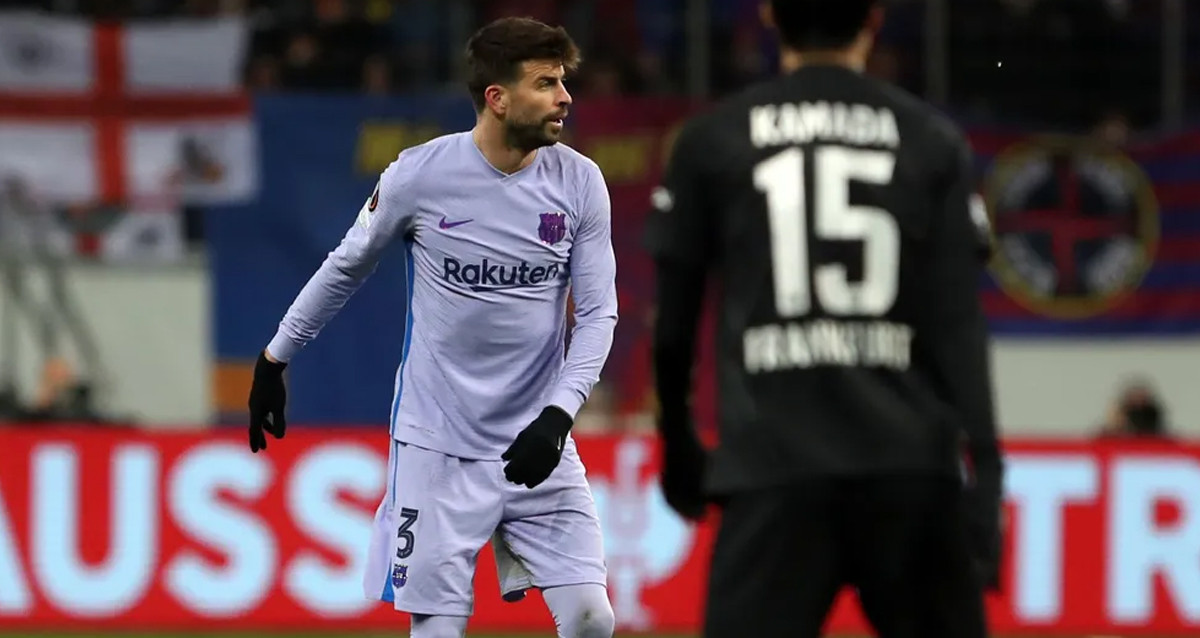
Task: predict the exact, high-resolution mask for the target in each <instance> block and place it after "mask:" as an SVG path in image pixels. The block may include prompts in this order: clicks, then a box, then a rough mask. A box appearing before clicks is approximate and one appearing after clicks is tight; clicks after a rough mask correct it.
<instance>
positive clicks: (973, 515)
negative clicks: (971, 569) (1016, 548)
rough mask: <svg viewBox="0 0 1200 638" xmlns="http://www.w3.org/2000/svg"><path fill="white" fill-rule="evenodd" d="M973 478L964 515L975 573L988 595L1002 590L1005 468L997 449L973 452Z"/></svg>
mask: <svg viewBox="0 0 1200 638" xmlns="http://www.w3.org/2000/svg"><path fill="white" fill-rule="evenodd" d="M971 461H972V464H973V468H972V473H971V474H972V476H971V478H970V480H969V481H968V484H967V486H966V490H965V491H964V493H963V495H964V514H965V522H966V531H967V535H968V542H969V543H970V548H971V554H972V559H973V560H974V563H975V569H976V571H977V572H978V573H979V576H980V578H981V579H982V580H983V584H984V588H985V589H986V590H988V591H999V589H1000V558H1001V556H1000V554H1001V547H1002V545H1003V540H1004V535H1003V530H1002V520H1001V517H1002V514H1003V502H1002V495H1003V474H1004V472H1003V464H1002V462H1001V460H1000V455H999V453H998V452H997V451H996V450H995V449H991V450H973V451H972V454H971Z"/></svg>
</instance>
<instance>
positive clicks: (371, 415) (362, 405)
mask: <svg viewBox="0 0 1200 638" xmlns="http://www.w3.org/2000/svg"><path fill="white" fill-rule="evenodd" d="M255 117H256V118H257V120H258V129H259V134H260V140H259V143H260V157H261V162H262V165H261V167H260V171H261V179H262V182H261V189H260V198H259V200H258V201H256V202H254V203H252V204H249V205H245V206H237V207H227V208H222V209H220V210H214V211H212V214H211V215H209V216H208V218H207V229H206V232H207V235H208V244H209V251H210V252H209V256H210V269H211V273H212V283H213V291H214V300H213V308H214V315H215V316H214V317H213V326H214V329H215V343H216V349H217V352H216V356H217V360H218V366H217V368H218V369H217V374H216V376H217V378H216V385H217V387H218V396H219V397H220V399H219V403H220V405H218V406H217V407H218V409H219V410H220V412H221V413H222V417H223V419H224V420H240V419H241V418H242V417H243V412H242V410H244V406H245V397H246V392H248V390H249V388H248V386H246V385H245V382H246V380H247V374H246V367H247V366H252V365H253V361H254V359H255V357H257V355H258V352H259V351H260V350H261V349H262V348H263V347H264V346H265V345H266V343H267V341H268V340H270V338H271V336H272V335H273V334H274V333H275V330H276V327H277V325H278V322H279V319H280V318H281V317H282V316H283V314H284V313H285V312H286V311H287V308H288V305H289V304H290V303H291V301H292V299H294V298H295V296H296V294H297V293H298V292H299V291H300V289H301V288H302V287H303V286H304V284H305V282H306V281H308V278H309V277H310V276H311V275H312V273H313V272H315V271H316V269H317V268H318V267H319V266H320V265H321V262H322V261H323V260H324V259H325V256H326V255H327V254H328V253H329V251H331V250H332V249H333V248H335V247H336V246H337V244H338V242H339V241H340V239H341V237H342V235H343V234H344V233H345V232H346V229H348V228H349V227H350V225H351V224H353V222H354V218H355V216H356V215H357V214H358V211H359V209H360V208H361V207H362V204H363V202H364V201H366V199H367V198H368V197H369V196H370V194H371V190H372V188H373V187H374V185H375V182H376V180H377V179H378V176H379V173H380V172H381V171H382V170H383V169H384V168H385V167H386V166H387V165H388V163H390V162H391V161H392V160H393V159H395V157H396V155H397V154H398V153H399V151H400V150H402V149H403V148H405V147H408V146H412V145H414V144H417V143H420V142H423V141H425V140H427V139H430V138H432V137H435V136H437V135H441V134H443V133H446V132H451V131H458V130H465V129H469V128H470V127H471V126H473V125H474V122H475V113H474V111H473V109H472V107H471V103H470V100H469V99H468V98H467V97H466V96H465V95H457V94H456V95H448V96H430V95H426V96H421V97H419V98H413V99H397V98H394V97H393V98H378V99H375V98H370V97H357V96H355V97H345V98H342V97H298V96H287V97H262V98H259V99H258V100H257V101H256V103H255ZM401 253H402V251H401V249H400V248H399V246H397V248H396V249H395V250H394V251H393V252H392V254H389V255H386V256H385V257H384V259H383V260H382V262H381V263H380V266H379V269H378V270H377V271H376V273H375V274H374V275H372V277H371V279H370V280H369V281H368V283H367V285H364V286H363V287H362V289H361V290H360V291H359V292H358V293H357V294H356V295H355V296H354V297H353V298H352V299H351V300H350V301H349V303H347V305H346V307H345V308H344V309H343V310H342V312H341V313H340V314H338V316H337V317H336V318H335V319H334V320H333V321H332V322H330V323H329V325H328V326H326V328H325V330H324V331H323V332H322V333H321V335H320V338H319V339H316V340H315V341H314V342H312V343H311V344H309V346H308V347H306V348H305V349H304V350H303V351H302V352H301V354H300V355H299V356H298V358H297V359H296V361H295V365H291V366H289V368H288V375H289V397H288V416H289V418H290V419H291V420H292V421H294V422H297V423H300V422H303V423H337V424H386V423H387V419H388V406H389V405H390V397H391V393H392V383H393V379H394V376H395V370H396V366H397V364H398V363H399V360H400V345H401V342H402V335H403V326H404V298H405V290H404V277H403V272H404V269H403V259H402V254H401ZM223 386H229V387H228V388H227V389H226V390H224V391H222V387H223Z"/></svg>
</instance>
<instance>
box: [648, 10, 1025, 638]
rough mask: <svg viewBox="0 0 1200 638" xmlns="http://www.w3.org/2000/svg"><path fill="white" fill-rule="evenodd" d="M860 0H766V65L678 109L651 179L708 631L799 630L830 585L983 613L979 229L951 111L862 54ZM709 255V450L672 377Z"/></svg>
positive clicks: (672, 455)
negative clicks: (713, 432)
mask: <svg viewBox="0 0 1200 638" xmlns="http://www.w3.org/2000/svg"><path fill="white" fill-rule="evenodd" d="M881 5H882V3H881V2H879V1H875V0H774V1H773V2H771V3H769V4H766V5H764V7H763V16H764V18H765V19H766V20H767V21H768V22H769V23H770V24H772V25H773V26H774V27H775V28H776V30H777V31H778V33H779V35H780V37H781V40H782V45H783V46H782V60H781V62H782V71H783V76H782V77H779V78H776V79H773V80H771V81H769V82H766V83H763V84H761V85H758V86H754V87H751V88H749V89H747V90H745V91H744V92H742V93H740V94H738V95H735V96H732V97H730V98H728V99H726V100H724V101H723V102H721V103H720V104H718V105H716V106H715V107H713V108H712V109H710V110H709V111H708V112H707V113H704V114H702V115H700V116H698V117H696V118H695V119H693V120H691V121H690V122H688V123H687V124H686V125H685V127H684V129H683V130H682V132H681V134H680V135H679V138H678V141H677V143H676V146H675V149H674V153H673V157H672V159H671V161H670V164H669V166H668V169H667V171H666V175H665V180H664V183H663V186H662V188H661V189H660V190H658V191H657V192H656V193H655V196H654V205H655V210H654V211H653V213H652V215H651V220H650V226H649V229H648V242H649V245H650V248H651V251H652V253H653V256H654V258H655V261H656V271H657V275H656V277H657V288H658V291H657V297H658V298H657V324H656V327H655V345H654V363H655V375H656V385H657V390H658V394H659V399H660V409H661V413H660V416H659V429H660V434H661V437H662V439H663V451H664V458H663V464H664V468H663V475H662V483H663V490H664V493H665V495H666V498H667V501H668V503H669V504H670V505H671V506H672V507H674V508H675V509H676V510H677V511H678V512H679V513H681V514H682V515H684V516H687V517H689V518H699V517H701V516H702V515H703V512H704V509H705V505H706V503H707V502H710V501H715V502H717V503H718V504H720V505H721V506H722V515H721V520H720V529H719V531H718V534H717V539H716V542H715V545H714V550H713V556H712V565H711V576H710V582H709V584H708V597H707V608H706V615H705V631H704V635H705V636H709V637H711V638H735V637H736V638H742V637H744V636H754V637H755V638H770V637H774V636H788V637H815V636H817V635H819V633H820V631H821V628H822V626H823V624H824V623H825V621H826V616H827V614H828V612H829V609H830V607H831V605H832V603H833V601H834V598H835V595H836V594H837V593H838V591H839V590H840V589H841V588H842V587H844V586H851V587H853V588H855V589H856V590H857V593H858V598H859V601H860V603H861V605H862V607H863V610H864V612H865V615H866V617H867V618H868V620H869V621H870V623H871V624H872V625H873V626H874V628H875V629H876V630H877V632H878V635H880V636H882V637H884V638H903V637H918V636H919V637H922V638H930V637H932V636H938V637H945V638H977V637H981V636H984V635H985V634H986V623H985V617H984V608H983V591H984V589H985V587H987V586H989V585H991V584H994V581H995V574H996V570H997V562H998V553H999V542H1000V532H999V520H1000V494H1001V477H1002V461H1001V455H1000V452H999V448H998V445H997V440H996V431H995V425H994V417H993V406H992V389H991V378H990V371H989V365H990V364H989V342H988V335H987V332H986V326H985V322H984V317H983V314H982V311H981V308H980V302H979V299H978V296H977V286H978V282H979V281H980V275H981V271H982V267H983V265H984V262H985V260H986V254H987V251H988V249H989V248H990V232H989V231H988V227H987V216H986V212H985V211H984V209H983V206H982V203H981V201H980V200H979V198H978V197H977V196H975V195H974V194H973V175H972V167H971V153H970V150H969V148H968V146H967V144H966V142H965V140H964V137H963V135H962V134H961V132H960V131H959V130H958V129H957V128H956V127H955V126H954V125H953V124H952V123H951V122H949V121H948V120H946V119H945V118H943V117H941V116H939V115H938V114H937V113H935V112H934V110H933V109H932V108H930V107H929V106H927V105H925V104H923V103H922V102H921V101H919V100H918V99H916V98H914V97H912V96H911V95H908V94H906V93H904V92H903V91H901V90H899V89H897V88H894V87H892V86H889V85H886V84H884V83H882V82H879V81H876V80H874V79H870V78H867V77H865V76H864V75H863V69H864V67H865V65H866V61H867V57H868V54H869V52H870V50H871V47H872V43H873V41H874V38H875V34H876V33H877V32H878V30H879V28H880V26H881V24H882V21H883V10H882V6H881ZM710 275H712V276H713V277H714V278H715V279H716V286H715V288H716V289H717V290H718V291H719V295H720V298H719V300H718V302H717V307H718V328H717V331H718V334H717V339H718V341H717V373H718V378H719V384H718V387H719V394H720V396H719V404H720V410H719V412H720V413H719V424H718V433H719V443H718V446H717V447H716V448H715V450H713V451H712V453H711V455H710V454H709V453H708V452H707V451H706V450H705V449H704V448H703V447H701V445H700V443H699V442H698V439H697V436H696V433H695V432H694V429H693V426H692V423H691V410H690V407H689V396H688V395H689V392H690V387H689V379H690V377H691V372H692V364H693V348H694V341H695V338H696V326H697V321H698V316H699V313H700V309H701V307H702V303H701V301H702V298H703V294H704V291H705V287H706V283H707V281H708V279H709V277H710ZM964 442H965V445H964ZM964 458H966V459H967V460H969V462H968V463H965V464H964ZM964 467H969V468H970V470H969V472H964V471H963V468H964ZM964 478H966V480H964Z"/></svg>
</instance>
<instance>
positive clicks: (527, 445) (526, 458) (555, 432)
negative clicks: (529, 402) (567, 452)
mask: <svg viewBox="0 0 1200 638" xmlns="http://www.w3.org/2000/svg"><path fill="white" fill-rule="evenodd" d="M573 423H574V422H573V421H572V419H571V417H570V415H568V414H567V413H566V412H564V411H562V409H560V408H557V407H555V406H552V405H551V406H547V407H546V408H545V409H543V410H542V413H541V414H539V415H538V417H537V418H536V419H534V420H533V423H530V424H529V425H527V426H525V429H524V430H521V433H520V434H518V435H517V438H516V440H515V441H513V442H512V445H510V446H508V449H507V450H505V451H504V454H502V455H500V458H501V459H503V460H505V461H508V463H507V464H505V466H504V478H506V479H508V480H509V482H510V483H516V484H517V485H524V486H525V487H528V488H530V489H533V488H535V487H537V486H538V485H541V483H542V481H545V480H546V479H548V478H550V473H551V472H553V471H554V468H555V467H558V461H559V459H561V458H562V452H563V446H564V445H566V442H567V433H568V432H570V431H571V425H572V424H573Z"/></svg>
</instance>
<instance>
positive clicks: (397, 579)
mask: <svg viewBox="0 0 1200 638" xmlns="http://www.w3.org/2000/svg"><path fill="white" fill-rule="evenodd" d="M406 583H408V565H400V564H399V563H397V564H394V565H392V587H395V588H396V589H400V588H401V587H403V586H404V585H405V584H406Z"/></svg>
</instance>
